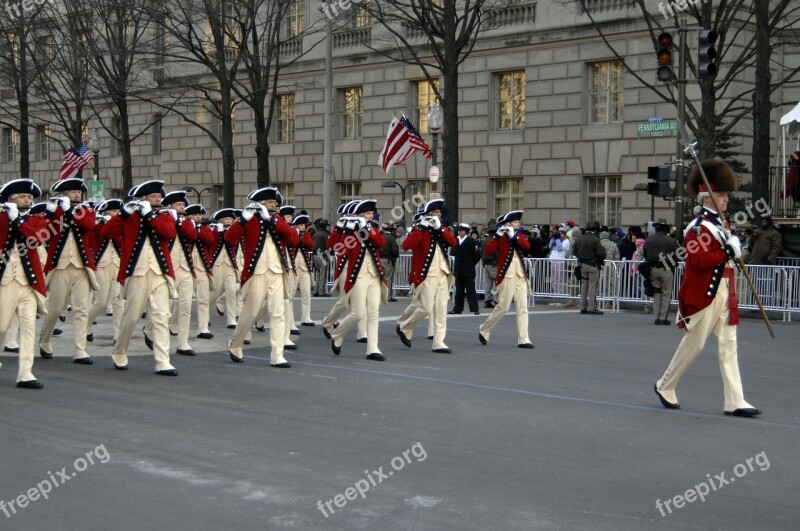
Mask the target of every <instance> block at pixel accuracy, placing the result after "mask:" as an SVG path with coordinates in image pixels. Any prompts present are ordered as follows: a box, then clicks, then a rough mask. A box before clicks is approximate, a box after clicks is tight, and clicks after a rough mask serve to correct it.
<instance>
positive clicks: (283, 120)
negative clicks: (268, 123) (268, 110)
mask: <svg viewBox="0 0 800 531" xmlns="http://www.w3.org/2000/svg"><path fill="white" fill-rule="evenodd" d="M277 125H278V127H277V134H276V137H275V140H276V141H277V142H278V143H279V144H285V143H288V142H294V94H281V95H280V96H278V124H277Z"/></svg>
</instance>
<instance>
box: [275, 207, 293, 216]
mask: <svg viewBox="0 0 800 531" xmlns="http://www.w3.org/2000/svg"><path fill="white" fill-rule="evenodd" d="M294 211H295V207H294V205H283V206H282V207H281V208H280V209H279V210H278V212H280V215H281V216H287V215H288V216H294Z"/></svg>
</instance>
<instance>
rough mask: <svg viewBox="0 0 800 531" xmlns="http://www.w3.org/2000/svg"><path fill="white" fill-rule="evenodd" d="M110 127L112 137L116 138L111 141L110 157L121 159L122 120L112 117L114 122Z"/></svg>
mask: <svg viewBox="0 0 800 531" xmlns="http://www.w3.org/2000/svg"><path fill="white" fill-rule="evenodd" d="M112 127H113V129H114V137H116V138H112V139H111V156H112V157H121V156H122V120H121V119H120V118H119V117H118V116H116V117H114V121H113V122H112ZM84 138H85V137H84Z"/></svg>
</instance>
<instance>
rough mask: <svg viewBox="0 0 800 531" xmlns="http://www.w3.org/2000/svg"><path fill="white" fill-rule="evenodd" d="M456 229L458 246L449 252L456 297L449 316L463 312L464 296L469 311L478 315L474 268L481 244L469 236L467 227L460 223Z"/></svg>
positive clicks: (478, 258) (479, 254)
mask: <svg viewBox="0 0 800 531" xmlns="http://www.w3.org/2000/svg"><path fill="white" fill-rule="evenodd" d="M457 228H458V232H457V234H458V245H456V246H455V247H453V248H452V249H451V250H450V254H451V255H452V256H453V257H454V258H455V264H454V265H453V274H454V275H455V277H456V279H455V286H456V296H455V304H453V309H452V310H451V311H449V312H448V313H450V314H459V313H461V312H463V311H464V294H466V296H467V303H468V304H469V311H471V312H472V313H474V314H475V315H480V311H479V310H478V295H477V294H476V293H475V266H476V265H477V263H478V260H480V257H481V243H480V242H479V241H478V240H476V239H474V238H470V236H469V225H467V224H466V223H461V224H459V225H458V226H457Z"/></svg>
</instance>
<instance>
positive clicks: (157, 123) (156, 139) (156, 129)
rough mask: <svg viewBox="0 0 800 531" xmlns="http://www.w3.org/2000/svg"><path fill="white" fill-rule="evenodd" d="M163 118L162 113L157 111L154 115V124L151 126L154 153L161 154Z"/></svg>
mask: <svg viewBox="0 0 800 531" xmlns="http://www.w3.org/2000/svg"><path fill="white" fill-rule="evenodd" d="M161 119H162V116H161V114H160V113H156V114H154V115H153V121H152V122H151V123H152V124H153V125H152V127H151V130H152V132H153V133H152V138H153V155H161V134H162V130H161Z"/></svg>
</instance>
